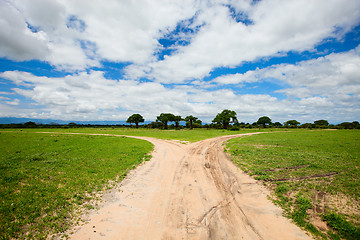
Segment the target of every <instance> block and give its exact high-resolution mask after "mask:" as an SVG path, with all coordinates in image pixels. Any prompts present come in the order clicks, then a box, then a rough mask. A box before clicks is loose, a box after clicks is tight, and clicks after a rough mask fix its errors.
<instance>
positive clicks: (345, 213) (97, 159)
mask: <svg viewBox="0 0 360 240" xmlns="http://www.w3.org/2000/svg"><path fill="white" fill-rule="evenodd" d="M263 131H264V132H266V133H264V134H260V135H254V136H250V137H243V138H236V139H233V140H230V141H229V142H228V143H227V151H228V152H230V153H231V154H232V155H233V160H234V161H235V162H236V163H237V164H238V165H239V166H240V167H241V168H242V169H243V170H245V171H246V172H247V173H249V174H250V175H252V176H253V177H254V178H256V179H259V180H262V181H263V182H264V183H265V184H266V185H267V186H268V187H269V188H271V189H272V192H273V195H272V199H273V200H274V202H275V203H277V204H278V205H280V206H281V207H282V208H283V209H284V210H285V214H286V215H287V216H288V217H290V218H292V219H293V220H294V221H295V222H296V223H297V224H298V225H300V226H302V227H304V228H306V229H307V230H309V231H311V232H312V233H314V234H315V235H317V236H319V237H322V238H332V239H340V238H343V239H360V237H359V234H360V230H359V222H360V214H359V212H360V207H359V206H360V204H359V203H360V189H359V185H360V131H358V130H337V131H309V130H300V129H294V130H291V131H289V130H286V129H283V130H272V129H265V130H263ZM36 132H51V133H47V134H44V133H36ZM74 132H76V133H95V134H114V135H132V136H148V137H155V138H161V139H175V140H180V141H188V142H195V141H199V140H203V139H206V138H211V137H217V136H222V135H230V134H240V133H248V132H259V129H246V130H240V131H228V130H215V129H194V130H166V131H165V130H157V129H133V128H131V129H130V128H115V129H112V128H69V129H22V130H20V129H13V130H11V129H9V130H3V131H2V132H0V182H1V185H0V239H11V238H19V239H24V238H26V239H44V238H46V237H47V236H49V234H52V233H59V232H63V231H64V230H66V229H67V228H68V227H69V226H70V225H71V224H72V222H74V221H77V219H78V218H77V212H79V209H84V208H85V209H86V208H88V209H91V208H93V207H94V205H93V204H94V202H93V199H94V197H95V195H96V193H98V192H99V191H101V190H103V189H104V188H106V187H107V186H108V187H109V180H116V179H117V180H118V181H120V180H121V179H122V178H123V177H124V176H125V175H126V173H127V172H128V171H129V170H130V169H132V168H134V167H135V166H137V165H138V164H139V163H141V162H142V161H143V160H144V159H145V160H146V159H149V156H148V155H147V153H149V152H150V151H151V149H152V147H153V146H152V145H151V144H150V143H148V142H146V141H142V140H138V139H132V138H126V137H115V136H89V135H70V134H61V133H74ZM316 218H321V219H322V220H323V221H325V222H326V223H327V224H328V226H330V228H329V230H325V231H323V230H319V229H318V226H316V225H313V224H312V221H313V219H316Z"/></svg>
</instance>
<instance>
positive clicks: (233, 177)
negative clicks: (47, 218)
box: [70, 133, 311, 240]
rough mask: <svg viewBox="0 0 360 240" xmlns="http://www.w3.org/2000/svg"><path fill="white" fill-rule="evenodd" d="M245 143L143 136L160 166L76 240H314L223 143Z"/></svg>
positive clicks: (153, 164)
mask: <svg viewBox="0 0 360 240" xmlns="http://www.w3.org/2000/svg"><path fill="white" fill-rule="evenodd" d="M253 134H256V133H253ZM242 135H251V134H242ZM238 136H241V135H232V136H223V137H217V138H212V139H207V140H203V141H200V142H196V143H192V144H181V143H178V142H175V141H166V140H160V139H155V138H148V137H136V138H140V139H144V140H147V141H150V142H151V143H153V144H154V145H155V149H154V152H153V154H152V156H153V157H152V159H151V160H150V161H148V162H146V163H145V164H143V165H141V166H140V167H138V168H137V169H136V171H134V172H133V173H132V174H130V176H129V177H128V178H127V179H126V180H124V181H123V182H122V186H121V187H120V191H119V190H117V191H112V193H110V194H107V195H106V196H105V198H104V199H105V203H104V204H103V206H102V207H101V208H100V209H99V210H97V211H96V212H93V213H92V214H90V215H89V216H88V223H86V224H85V225H82V226H79V227H77V228H75V230H74V231H75V232H74V234H73V235H71V236H70V237H71V239H76V240H78V239H276V240H279V239H286V240H289V239H311V238H310V237H309V236H307V235H306V234H305V233H304V232H303V231H301V230H300V229H299V228H298V227H297V226H295V225H294V224H292V223H291V222H290V221H289V220H288V219H286V218H285V217H282V216H281V210H280V209H279V208H278V207H276V206H275V205H274V204H272V203H271V202H270V201H269V200H268V199H267V194H268V191H267V190H266V189H265V188H264V187H263V186H262V185H260V184H259V183H257V182H256V181H255V180H254V179H252V178H251V177H249V176H248V175H246V174H245V173H243V172H242V171H241V170H240V169H239V168H237V167H236V166H235V165H234V164H233V163H232V162H230V161H229V160H228V159H227V158H226V155H225V153H224V151H223V146H222V143H223V142H224V141H226V140H228V139H230V138H234V137H238Z"/></svg>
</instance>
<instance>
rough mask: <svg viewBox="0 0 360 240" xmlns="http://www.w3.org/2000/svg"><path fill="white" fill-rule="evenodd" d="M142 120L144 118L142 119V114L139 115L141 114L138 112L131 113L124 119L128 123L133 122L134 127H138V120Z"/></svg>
mask: <svg viewBox="0 0 360 240" xmlns="http://www.w3.org/2000/svg"><path fill="white" fill-rule="evenodd" d="M144 121H145V120H144V118H143V116H141V115H140V114H138V113H136V114H133V115H131V116H130V117H129V118H128V119H127V120H126V122H127V123H130V124H131V123H135V125H136V128H138V127H139V122H144Z"/></svg>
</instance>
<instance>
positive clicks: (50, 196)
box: [0, 131, 153, 239]
mask: <svg viewBox="0 0 360 240" xmlns="http://www.w3.org/2000/svg"><path fill="white" fill-rule="evenodd" d="M152 148H153V146H152V144H151V143H149V142H147V141H143V140H138V139H132V138H125V137H112V136H87V135H64V134H57V133H54V134H40V133H29V132H28V133H24V132H19V131H17V132H1V133H0V182H1V184H0V239H14V238H17V239H24V238H26V239H45V238H46V237H47V236H48V235H49V234H52V233H57V232H63V231H64V230H66V229H67V228H68V227H69V225H70V224H71V223H72V221H75V220H76V216H75V215H76V214H75V213H76V211H77V210H78V209H79V206H82V207H83V208H85V209H86V208H87V209H91V208H94V205H93V201H92V200H93V199H94V197H95V195H96V193H97V192H99V191H101V190H103V189H104V187H106V186H109V181H110V180H113V181H120V180H121V179H122V178H123V177H124V176H125V175H126V173H127V172H128V171H129V170H130V169H133V168H134V167H135V166H137V165H138V164H139V163H141V162H142V161H144V160H148V159H149V158H150V156H149V155H147V154H148V153H149V152H150V151H151V150H152ZM74 214H75V215H74Z"/></svg>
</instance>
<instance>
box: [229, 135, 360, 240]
mask: <svg viewBox="0 0 360 240" xmlns="http://www.w3.org/2000/svg"><path fill="white" fill-rule="evenodd" d="M226 146H227V151H228V152H229V153H230V154H231V155H232V156H233V157H232V158H233V161H234V162H235V163H237V164H238V165H239V166H240V167H241V168H242V169H243V170H244V171H245V172H247V173H248V174H250V175H252V176H253V177H254V178H255V179H258V180H262V181H263V182H264V183H265V184H266V185H267V186H269V187H270V188H271V189H273V196H272V197H273V200H274V201H275V203H277V204H278V205H280V206H281V207H282V208H284V209H285V211H286V214H287V215H288V216H289V217H290V218H292V219H293V220H294V221H295V222H296V223H297V224H298V225H300V226H302V227H305V228H306V229H307V230H309V231H311V232H312V233H314V234H315V235H318V236H322V237H325V236H326V233H327V237H330V238H333V239H340V237H341V238H345V239H360V228H359V223H360V132H359V131H356V130H355V131H346V130H338V131H296V132H286V133H285V132H276V133H269V134H260V135H256V136H251V137H244V138H237V139H232V140H230V141H229V142H228V143H227V145H226ZM345 220H347V221H345ZM325 222H326V223H327V225H326V224H325ZM328 226H330V228H329V227H328ZM334 229H336V230H338V231H333V230H334Z"/></svg>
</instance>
